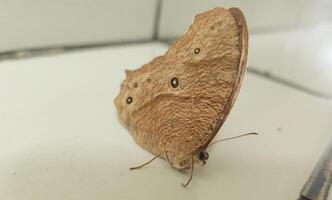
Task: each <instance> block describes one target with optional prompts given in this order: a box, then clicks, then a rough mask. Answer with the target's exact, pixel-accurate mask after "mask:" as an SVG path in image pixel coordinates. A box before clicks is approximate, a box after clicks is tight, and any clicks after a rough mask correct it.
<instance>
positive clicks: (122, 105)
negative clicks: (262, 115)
mask: <svg viewBox="0 0 332 200" xmlns="http://www.w3.org/2000/svg"><path fill="white" fill-rule="evenodd" d="M247 55H248V30H247V25H246V21H245V18H244V15H243V14H242V12H241V11H240V10H239V9H238V8H230V9H225V8H220V7H219V8H215V9H213V10H210V11H207V12H204V13H201V14H198V15H197V16H196V17H195V19H194V22H193V24H192V25H191V26H190V27H189V29H188V31H187V32H186V33H185V34H184V35H183V36H180V37H179V38H177V39H176V41H175V42H174V43H173V44H172V45H171V46H170V48H169V49H168V51H167V52H166V53H165V54H164V55H162V56H158V57H156V58H154V59H153V60H152V61H150V62H149V63H147V64H145V65H143V66H142V67H140V68H139V69H136V70H126V71H125V72H126V79H125V80H124V81H123V82H122V83H121V89H120V94H119V95H118V96H117V97H116V99H115V105H116V109H117V113H118V117H119V120H120V122H121V123H122V124H123V125H124V126H125V127H126V128H127V129H128V130H129V132H130V133H131V135H132V137H133V138H134V140H135V142H136V143H137V144H138V145H139V146H141V147H142V148H144V149H146V150H147V151H149V152H151V153H152V154H154V155H155V157H154V158H153V159H152V160H150V161H149V162H147V163H145V164H143V165H141V166H138V167H134V168H131V169H137V168H140V167H142V166H144V165H146V164H148V163H150V162H152V161H153V160H154V159H156V158H157V157H159V158H164V159H166V160H167V161H168V162H169V164H170V165H171V166H172V167H174V168H176V169H180V170H182V169H183V170H184V169H191V176H190V179H189V180H188V181H187V183H185V184H183V183H182V186H187V185H188V184H189V182H190V181H191V179H192V174H193V168H194V164H195V163H197V164H201V165H205V163H206V161H207V159H208V157H209V154H208V153H207V151H206V149H207V147H208V146H209V145H211V144H212V143H211V141H212V140H213V138H214V137H215V136H216V134H217V133H218V131H219V129H220V127H221V126H222V124H223V123H224V122H225V120H226V118H227V116H228V114H229V113H230V111H231V108H232V106H233V104H234V102H235V100H236V97H237V95H238V93H239V90H240V86H241V83H242V79H243V76H244V74H245V70H246V65H247Z"/></svg>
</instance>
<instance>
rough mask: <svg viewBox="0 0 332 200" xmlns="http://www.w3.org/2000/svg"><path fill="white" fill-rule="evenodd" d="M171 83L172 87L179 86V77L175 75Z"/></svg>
mask: <svg viewBox="0 0 332 200" xmlns="http://www.w3.org/2000/svg"><path fill="white" fill-rule="evenodd" d="M170 83H171V86H172V88H177V87H178V86H179V79H178V78H177V77H173V78H172V79H171V82H170Z"/></svg>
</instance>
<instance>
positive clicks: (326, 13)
mask: <svg viewBox="0 0 332 200" xmlns="http://www.w3.org/2000/svg"><path fill="white" fill-rule="evenodd" d="M219 6H222V7H226V8H229V7H234V6H235V7H239V8H240V9H241V10H242V11H243V12H244V15H245V16H246V19H247V23H248V27H249V31H270V30H271V29H272V30H274V29H280V28H286V29H288V28H294V27H296V26H307V25H311V24H317V23H320V22H324V21H326V20H331V19H332V13H331V9H332V2H331V1H328V0H317V1H312V0H293V1H288V0H279V1H274V0H254V1H253V0H251V1H240V0H235V1H234V0H232V1H231V0H204V1H192V0H182V1H177V0H167V1H163V10H162V12H161V14H162V15H161V23H160V30H159V36H160V38H162V39H165V38H166V39H168V38H174V37H176V36H179V35H182V34H183V33H184V32H185V31H186V30H187V29H188V27H189V25H190V24H191V23H192V21H193V19H194V17H195V15H196V14H198V13H200V12H204V11H206V10H210V9H213V8H215V7H219Z"/></svg>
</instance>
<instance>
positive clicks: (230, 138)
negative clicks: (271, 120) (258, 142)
mask: <svg viewBox="0 0 332 200" xmlns="http://www.w3.org/2000/svg"><path fill="white" fill-rule="evenodd" d="M248 135H258V133H246V134H243V135H238V136H235V137H229V138H225V139H221V140H216V141H214V142H212V143H210V144H209V146H208V147H211V146H212V145H214V144H216V143H218V142H222V141H225V140H232V139H235V138H240V137H244V136H248Z"/></svg>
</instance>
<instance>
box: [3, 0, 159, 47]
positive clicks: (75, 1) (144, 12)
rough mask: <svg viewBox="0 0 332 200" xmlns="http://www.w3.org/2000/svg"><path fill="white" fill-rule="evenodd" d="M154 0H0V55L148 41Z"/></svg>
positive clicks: (151, 29) (151, 30)
mask: <svg viewBox="0 0 332 200" xmlns="http://www.w3.org/2000/svg"><path fill="white" fill-rule="evenodd" d="M156 2H157V0H140V1H131V0H121V1H120V0H90V1H89V0H62V1H59V0H53V1H52V0H50V1H48V0H0V27H1V29H0V30H1V31H0V32H1V37H0V52H5V51H12V50H17V49H25V48H40V47H49V46H60V45H80V44H90V43H102V42H113V41H130V40H148V39H152V36H153V25H154V18H155V10H156Z"/></svg>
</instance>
